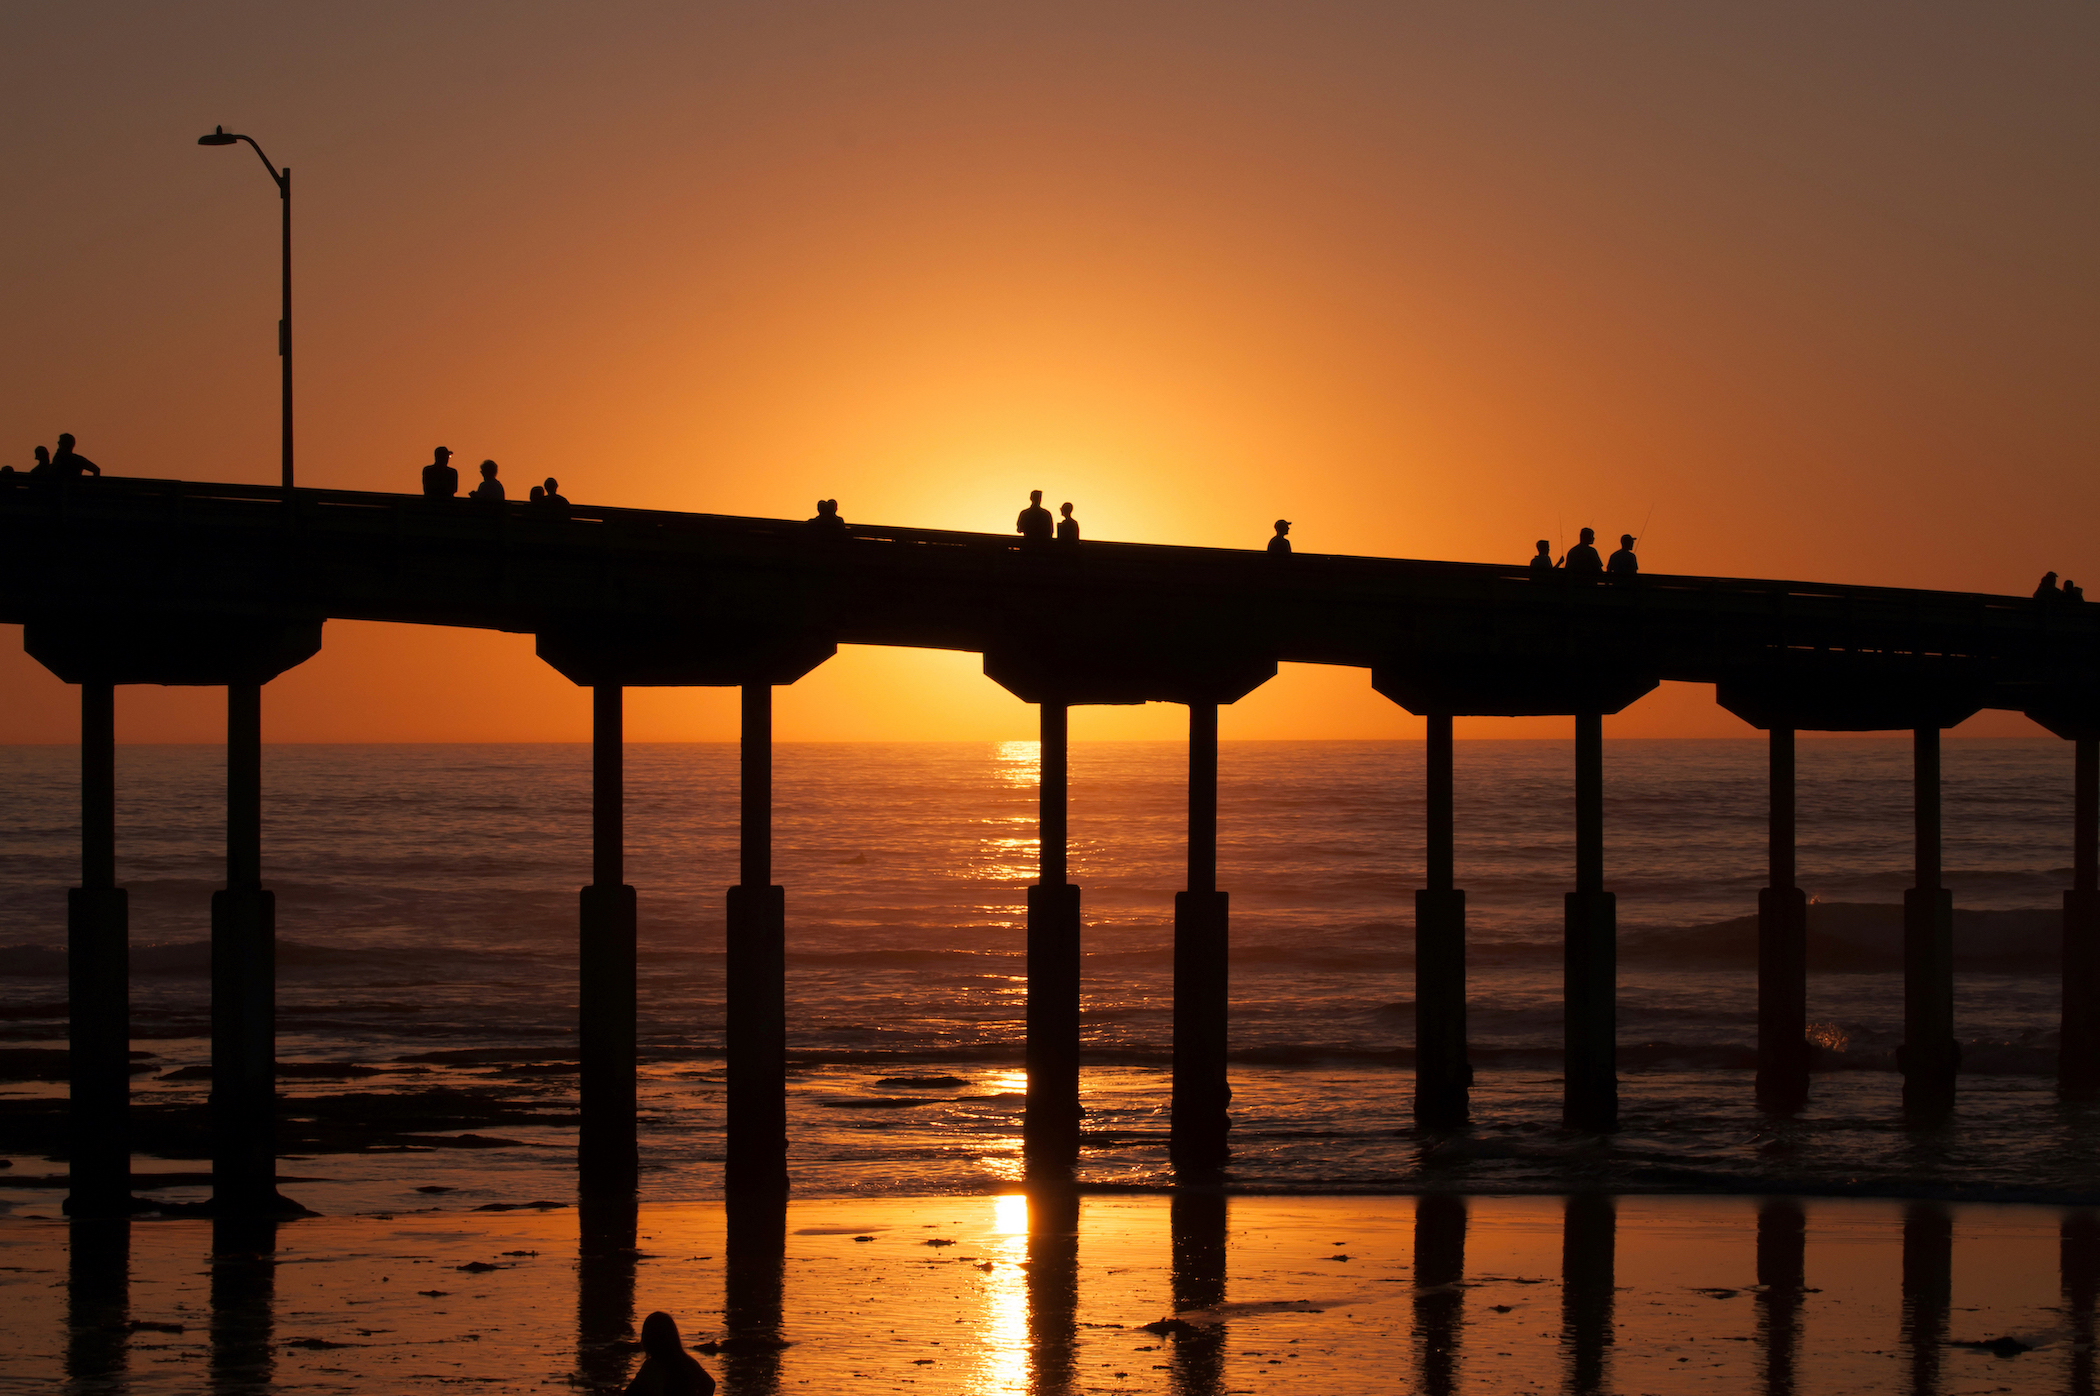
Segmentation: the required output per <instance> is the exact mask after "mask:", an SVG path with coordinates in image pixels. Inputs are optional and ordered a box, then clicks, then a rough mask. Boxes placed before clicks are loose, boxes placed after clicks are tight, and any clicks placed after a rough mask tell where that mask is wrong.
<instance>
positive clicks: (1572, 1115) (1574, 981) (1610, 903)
mask: <svg viewBox="0 0 2100 1396" xmlns="http://www.w3.org/2000/svg"><path fill="white" fill-rule="evenodd" d="M1566 927H1567V930H1566V940H1565V961H1564V965H1563V984H1564V990H1563V999H1564V1002H1565V1006H1566V1014H1567V1017H1566V1023H1565V1028H1564V1034H1563V1040H1564V1044H1565V1058H1566V1064H1565V1067H1564V1072H1563V1079H1564V1083H1565V1084H1564V1086H1563V1092H1564V1094H1563V1098H1562V1109H1561V1119H1562V1122H1563V1123H1564V1124H1566V1125H1567V1127H1568V1128H1570V1129H1579V1130H1588V1131H1592V1132H1596V1133H1609V1132H1611V1131H1613V1130H1616V1129H1617V1128H1618V1127H1619V1079H1618V975H1619V959H1618V903H1617V899H1616V898H1615V897H1614V896H1613V895H1612V894H1611V893H1610V892H1607V891H1605V890H1604V719H1603V717H1602V716H1600V715H1599V714H1596V713H1582V714H1578V715H1577V716H1576V718H1575V890H1574V891H1572V892H1570V893H1568V894H1567V902H1566Z"/></svg>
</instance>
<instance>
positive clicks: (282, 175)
mask: <svg viewBox="0 0 2100 1396" xmlns="http://www.w3.org/2000/svg"><path fill="white" fill-rule="evenodd" d="M240 141H246V142H248V144H249V146H250V147H252V148H253V149H254V151H255V154H256V157H257V158H258V159H260V160H261V161H262V162H263V168H264V169H266V170H268V171H269V172H270V178H271V179H273V180H275V181H276V183H277V197H278V198H279V199H282V200H283V201H284V318H283V319H281V320H279V321H278V322H277V356H278V357H279V358H281V359H283V360H284V490H285V493H286V494H287V495H289V494H290V493H291V491H292V171H291V168H290V167H289V166H287V167H286V168H284V169H281V170H280V169H278V168H277V167H276V166H275V165H273V164H271V163H270V157H269V156H267V155H264V154H263V148H262V147H261V146H259V145H256V144H255V138H254V137H253V136H240V135H234V134H232V133H230V132H229V131H227V129H226V128H225V127H224V126H214V127H213V128H212V132H211V134H210V135H208V136H199V137H197V144H199V145H234V144H236V143H238V142H240Z"/></svg>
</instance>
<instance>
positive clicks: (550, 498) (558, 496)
mask: <svg viewBox="0 0 2100 1396" xmlns="http://www.w3.org/2000/svg"><path fill="white" fill-rule="evenodd" d="M547 502H548V503H549V504H552V505H554V506H556V507H557V508H561V509H566V508H568V507H569V501H568V500H567V499H566V498H564V497H563V495H562V492H561V481H559V480H557V479H555V478H554V477H553V476H552V475H549V476H548V477H547ZM833 502H834V503H836V502H837V501H836V500H834V501H833Z"/></svg>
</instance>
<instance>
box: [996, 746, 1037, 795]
mask: <svg viewBox="0 0 2100 1396" xmlns="http://www.w3.org/2000/svg"><path fill="white" fill-rule="evenodd" d="M1041 746H1042V743H1041V742H1000V743H998V744H997V745H996V746H994V747H993V749H992V772H993V775H994V776H995V777H996V778H997V779H998V781H999V783H1000V784H1002V785H1034V784H1035V781H1036V768H1037V767H1038V766H1039V765H1041V764H1042V758H1041V753H1040V750H1039V748H1040V747H1041Z"/></svg>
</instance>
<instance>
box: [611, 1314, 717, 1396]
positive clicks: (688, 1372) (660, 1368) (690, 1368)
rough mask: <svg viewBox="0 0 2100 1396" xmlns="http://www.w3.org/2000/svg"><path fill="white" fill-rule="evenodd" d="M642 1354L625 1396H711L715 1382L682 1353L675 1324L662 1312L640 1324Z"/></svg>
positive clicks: (682, 1347) (699, 1366)
mask: <svg viewBox="0 0 2100 1396" xmlns="http://www.w3.org/2000/svg"><path fill="white" fill-rule="evenodd" d="M642 1354H643V1355H642V1367H641V1370H640V1371H638V1372H636V1373H635V1374H634V1380H633V1381H631V1382H629V1383H628V1384H627V1393H626V1396H714V1390H715V1379H714V1378H713V1377H711V1376H709V1375H708V1374H707V1369H706V1368H705V1367H703V1366H701V1365H700V1361H699V1359H698V1358H696V1357H694V1356H693V1355H692V1354H691V1353H689V1352H687V1351H686V1350H685V1344H684V1343H683V1342H680V1341H679V1338H678V1324H677V1322H676V1320H674V1319H673V1318H672V1317H671V1316H670V1315H669V1314H667V1313H665V1312H663V1311H662V1310H661V1309H659V1310H658V1311H657V1312H655V1313H653V1314H651V1315H649V1317H647V1318H645V1319H643V1320H642Z"/></svg>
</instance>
